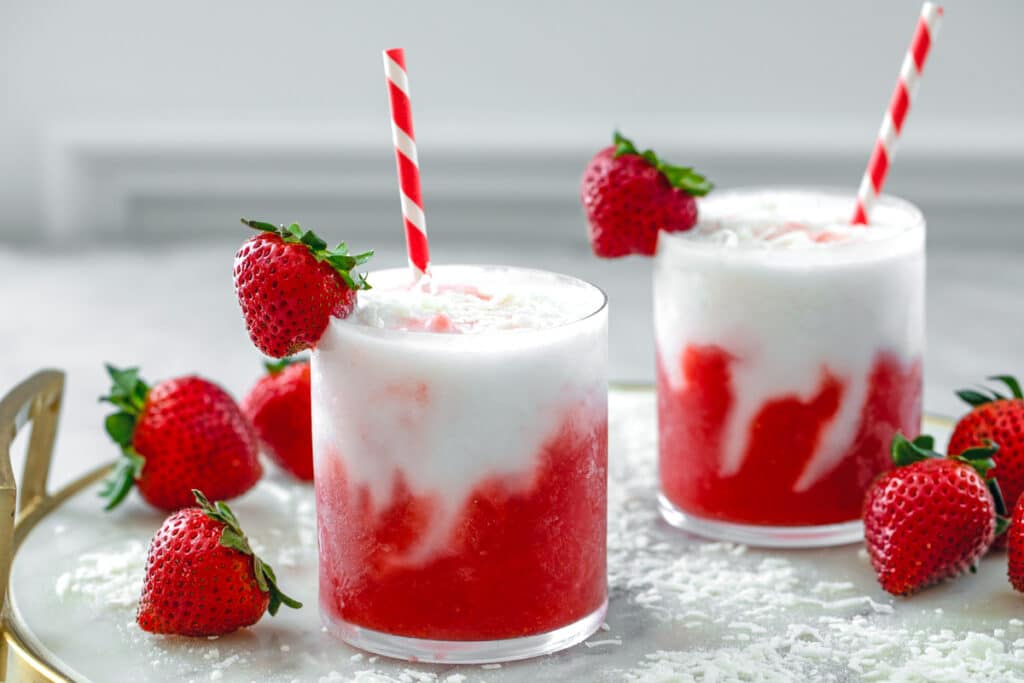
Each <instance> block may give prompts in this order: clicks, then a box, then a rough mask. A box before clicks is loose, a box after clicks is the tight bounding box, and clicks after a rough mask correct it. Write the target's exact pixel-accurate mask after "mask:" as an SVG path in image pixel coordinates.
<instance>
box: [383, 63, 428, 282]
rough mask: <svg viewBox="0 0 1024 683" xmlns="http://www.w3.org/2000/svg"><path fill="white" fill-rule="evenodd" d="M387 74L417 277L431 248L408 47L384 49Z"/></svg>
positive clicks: (411, 262)
mask: <svg viewBox="0 0 1024 683" xmlns="http://www.w3.org/2000/svg"><path fill="white" fill-rule="evenodd" d="M384 75H385V76H386V77H387V83H388V99H389V101H390V102H391V139H392V141H393V142H394V145H395V161H396V162H397V163H398V195H399V198H400V199H401V200H402V218H403V219H404V220H405V245H406V250H407V251H408V254H409V266H410V267H411V268H413V270H414V271H415V273H416V276H417V277H422V276H423V275H425V274H427V272H428V271H429V268H430V249H429V248H428V246H427V219H426V217H425V216H424V215H423V196H422V194H421V192H420V165H419V160H418V158H417V156H416V136H415V135H414V134H413V130H412V105H411V104H410V102H409V75H408V73H407V72H406V70H405V50H403V49H402V48H394V49H391V50H384Z"/></svg>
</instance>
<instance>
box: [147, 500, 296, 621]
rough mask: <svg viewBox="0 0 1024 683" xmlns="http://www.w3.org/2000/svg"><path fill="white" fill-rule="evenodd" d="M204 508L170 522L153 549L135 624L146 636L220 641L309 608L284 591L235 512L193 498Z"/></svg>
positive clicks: (179, 514)
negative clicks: (268, 618) (283, 612)
mask: <svg viewBox="0 0 1024 683" xmlns="http://www.w3.org/2000/svg"><path fill="white" fill-rule="evenodd" d="M192 493H193V495H194V498H195V501H196V502H197V503H198V504H199V507H190V508H185V509H184V510H179V511H178V512H175V513H174V514H173V515H171V516H170V517H168V518H167V519H166V520H164V523H163V525H162V526H161V527H160V529H159V530H158V531H157V532H156V536H154V537H153V541H152V543H150V545H149V555H148V557H147V558H146V577H145V579H144V580H143V583H142V597H141V598H139V612H138V616H137V617H136V620H137V621H138V623H139V627H141V628H142V630H143V631H149V632H150V633H175V634H178V635H182V636H217V635H223V634H225V633H231V632H232V631H236V630H238V629H240V628H243V627H245V626H251V625H253V624H255V623H256V622H257V621H259V620H260V617H262V616H263V613H264V612H267V611H269V612H270V614H271V615H275V614H277V610H278V609H279V608H280V607H281V605H282V604H284V605H288V606H289V607H292V608H296V609H297V608H299V607H302V603H300V602H298V601H296V600H294V599H292V598H290V597H288V596H287V595H285V594H284V593H282V592H281V590H280V589H279V588H278V587H277V577H276V576H274V570H273V569H271V568H270V566H269V565H267V564H265V563H264V562H263V561H262V560H260V558H258V557H256V555H255V554H254V553H253V551H252V548H251V547H250V546H249V540H248V539H247V538H246V537H245V534H244V533H243V532H242V528H241V527H240V526H239V524H238V519H237V518H236V517H235V515H234V513H232V512H231V508H229V507H228V506H227V505H225V504H224V503H221V502H219V501H218V502H217V503H216V504H211V503H210V501H209V500H207V498H206V496H204V495H203V494H202V493H200V492H199V491H193V492H192Z"/></svg>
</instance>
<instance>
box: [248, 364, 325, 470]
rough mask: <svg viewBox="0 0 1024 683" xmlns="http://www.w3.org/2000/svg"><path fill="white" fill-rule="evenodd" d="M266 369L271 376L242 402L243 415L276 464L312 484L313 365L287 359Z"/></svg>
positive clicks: (265, 378)
mask: <svg viewBox="0 0 1024 683" xmlns="http://www.w3.org/2000/svg"><path fill="white" fill-rule="evenodd" d="M266 367H267V374H266V375H264V376H263V377H261V378H260V379H259V381H258V382H256V386H254V387H253V388H252V390H251V391H250V392H249V393H248V395H247V396H246V397H245V398H244V399H242V412H243V413H245V415H246V417H248V418H249V420H250V421H251V422H252V425H253V427H254V428H255V429H256V435H257V436H258V437H259V440H260V444H261V445H262V446H263V451H264V452H265V453H267V455H269V456H270V457H271V458H272V459H273V460H274V462H276V463H277V464H278V465H280V466H281V468H282V469H284V470H286V471H287V472H290V473H291V474H293V475H294V476H295V477H297V478H299V479H301V480H303V481H312V480H313V423H312V419H311V416H310V387H309V362H307V361H294V360H290V359H287V358H286V359H284V360H281V361H278V362H276V363H267V364H266Z"/></svg>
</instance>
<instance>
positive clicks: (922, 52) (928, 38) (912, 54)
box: [850, 2, 942, 225]
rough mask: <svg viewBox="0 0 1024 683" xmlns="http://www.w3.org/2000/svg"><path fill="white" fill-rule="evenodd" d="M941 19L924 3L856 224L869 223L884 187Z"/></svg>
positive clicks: (933, 6)
mask: <svg viewBox="0 0 1024 683" xmlns="http://www.w3.org/2000/svg"><path fill="white" fill-rule="evenodd" d="M940 19H942V8H941V7H939V6H938V5H936V4H934V3H931V2H926V3H924V5H923V6H922V7H921V17H920V18H919V19H918V20H917V30H915V31H914V38H913V40H911V41H910V47H909V48H908V49H907V54H906V56H905V57H904V58H903V66H902V67H900V77H899V80H898V81H896V90H895V91H894V92H893V94H892V100H891V101H890V102H889V108H888V109H887V110H886V112H885V116H884V117H883V119H882V128H881V130H879V131H878V140H877V141H875V148H874V150H873V151H872V152H871V159H870V160H869V161H868V167H867V170H866V171H864V178H863V179H861V181H860V189H859V190H858V191H857V207H856V209H855V210H854V212H853V219H852V220H851V221H850V222H851V223H853V224H855V225H867V223H868V217H869V216H870V215H871V206H872V204H874V201H875V199H876V198H877V197H878V195H879V193H880V192H881V191H882V185H883V184H885V176H886V174H887V173H888V172H889V164H890V162H891V161H892V153H893V149H894V148H895V147H896V141H897V140H898V139H899V136H900V133H901V132H902V130H903V122H904V121H905V120H906V118H907V112H908V111H909V110H910V103H911V101H912V100H913V99H914V96H915V93H916V92H917V86H918V84H919V82H920V79H921V73H922V72H923V71H924V63H925V61H926V60H927V59H928V51H929V49H930V48H931V46H932V42H933V41H934V40H935V35H936V33H937V32H938V29H939V20H940Z"/></svg>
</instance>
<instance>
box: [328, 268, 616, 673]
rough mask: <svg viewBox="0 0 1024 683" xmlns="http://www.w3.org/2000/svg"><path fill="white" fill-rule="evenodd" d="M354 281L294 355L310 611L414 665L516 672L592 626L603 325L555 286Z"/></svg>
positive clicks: (520, 274) (592, 293)
mask: <svg viewBox="0 0 1024 683" xmlns="http://www.w3.org/2000/svg"><path fill="white" fill-rule="evenodd" d="M412 277H413V276H412V274H411V273H410V272H409V271H407V270H404V269H403V270H393V271H380V272H375V273H372V274H371V275H370V281H371V282H372V283H373V287H374V288H373V289H371V290H368V291H364V292H361V293H360V297H359V302H358V306H357V308H356V310H355V312H354V313H353V315H351V316H350V317H349V318H346V319H344V320H333V321H332V322H331V324H330V326H329V327H328V329H327V331H326V333H325V334H324V336H323V337H322V338H321V340H320V341H319V343H318V345H317V347H316V349H315V351H314V353H313V357H312V385H313V401H312V405H313V432H314V458H315V469H316V493H317V511H318V517H319V541H320V608H321V611H322V613H323V615H324V619H325V623H327V625H328V627H329V628H330V629H331V630H332V631H334V632H335V633H337V634H338V635H339V636H340V637H342V638H343V639H345V640H346V641H348V642H350V643H352V644H354V645H356V646H358V647H362V648H364V649H368V650H371V651H374V652H379V653H381V654H385V655H390V656H396V657H402V658H407V659H419V660H423V661H447V662H484V661H488V662H490V661H501V660H508V659H519V658H523V657H528V656H533V655H537V654H542V653H546V652H552V651H555V650H557V649H561V648H563V647H567V646H569V645H571V644H574V643H576V642H579V641H581V640H583V639H584V638H586V637H587V636H588V635H589V634H590V633H592V632H593V631H594V630H595V629H596V628H597V627H598V626H599V625H600V623H601V620H602V618H603V614H604V610H605V607H606V604H607V602H606V601H607V586H606V577H605V537H606V479H607V476H606V471H607V399H606V365H607V312H606V309H605V299H604V295H603V294H602V293H601V292H600V291H599V290H598V289H597V288H595V287H593V286H591V285H588V284H586V283H583V282H581V281H579V280H575V279H572V278H568V277H564V276H560V275H554V274H551V273H544V272H540V271H531V270H524V269H510V268H497V267H484V266H445V267H435V268H434V269H433V272H432V281H431V282H430V284H429V285H423V284H415V285H413V284H411V280H412Z"/></svg>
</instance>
